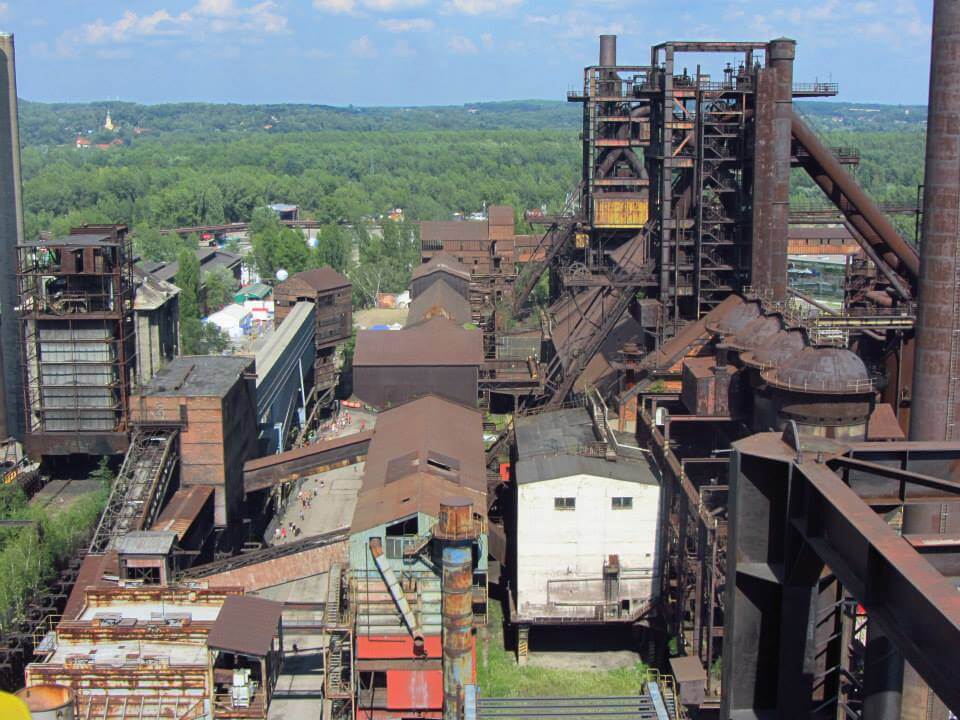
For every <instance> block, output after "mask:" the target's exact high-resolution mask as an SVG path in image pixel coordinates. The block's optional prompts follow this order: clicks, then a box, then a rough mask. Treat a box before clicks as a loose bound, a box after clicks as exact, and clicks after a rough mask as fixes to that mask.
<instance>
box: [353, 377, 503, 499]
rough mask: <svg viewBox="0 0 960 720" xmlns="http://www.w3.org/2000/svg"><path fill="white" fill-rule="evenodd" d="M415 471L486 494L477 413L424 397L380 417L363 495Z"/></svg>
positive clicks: (472, 409)
mask: <svg viewBox="0 0 960 720" xmlns="http://www.w3.org/2000/svg"><path fill="white" fill-rule="evenodd" d="M446 468H449V470H447V469H446ZM416 472H425V473H428V474H431V475H435V476H437V477H439V478H444V479H447V480H449V481H451V482H453V483H454V484H456V485H458V486H461V487H467V488H471V489H473V490H476V491H477V492H480V493H484V494H485V493H486V490H487V472H486V456H485V453H484V448H483V415H482V414H481V413H480V411H479V410H476V409H474V408H468V407H464V406H463V405H459V404H457V403H455V402H452V401H450V400H446V399H444V398H440V397H437V396H435V395H428V396H427V397H423V398H418V399H416V400H412V401H410V402H408V403H404V404H403V405H400V406H399V407H395V408H393V409H391V410H387V411H385V412H382V413H380V415H379V416H378V417H377V425H376V428H375V429H374V433H373V439H372V440H371V441H370V448H369V449H368V451H367V460H366V465H365V467H364V476H363V487H362V491H368V490H371V489H373V488H378V487H383V486H384V485H388V484H390V483H391V482H393V481H395V480H396V479H397V478H399V477H402V476H404V475H408V474H410V473H416Z"/></svg>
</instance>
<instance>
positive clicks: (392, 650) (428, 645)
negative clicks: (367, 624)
mask: <svg viewBox="0 0 960 720" xmlns="http://www.w3.org/2000/svg"><path fill="white" fill-rule="evenodd" d="M423 649H424V652H425V653H426V657H428V658H439V657H442V655H443V648H442V647H441V644H440V636H439V635H428V636H427V637H425V638H424V639H423ZM412 657H415V656H414V654H413V639H412V638H411V637H410V636H409V635H371V636H367V635H360V636H359V637H357V658H358V659H373V658H379V659H383V658H388V659H389V658H397V659H408V658H412Z"/></svg>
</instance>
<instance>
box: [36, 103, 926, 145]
mask: <svg viewBox="0 0 960 720" xmlns="http://www.w3.org/2000/svg"><path fill="white" fill-rule="evenodd" d="M797 107H798V109H799V110H800V112H801V113H802V114H803V115H804V116H805V117H807V118H809V119H810V120H811V122H813V124H814V125H816V126H818V127H819V128H821V129H824V130H826V129H847V130H871V131H880V132H883V131H895V130H900V129H917V128H922V127H923V125H924V123H925V122H926V107H925V106H921V105H873V104H864V103H841V102H798V103H797ZM108 110H109V111H110V116H111V119H112V120H113V122H114V123H115V124H116V125H117V126H118V128H119V130H118V133H119V135H120V136H121V137H122V138H123V139H125V140H127V141H128V142H130V141H133V140H135V139H136V138H137V137H150V136H156V135H160V134H164V133H178V134H185V135H204V136H207V137H214V136H215V135H216V134H217V133H227V134H234V133H257V134H268V133H291V132H323V131H331V130H333V131H351V132H369V131H376V130H392V131H399V132H407V131H418V130H510V129H518V130H569V131H576V130H578V129H579V128H580V106H579V105H577V104H574V103H566V102H562V101H558V100H514V101H510V102H491V103H472V104H468V105H460V106H449V105H448V106H433V107H430V106H427V107H409V108H397V107H332V106H329V105H213V104H206V103H172V104H166V105H138V104H136V103H124V102H110V103H108V102H94V103H37V102H30V101H27V100H22V101H21V103H20V133H21V141H22V142H23V144H24V145H63V144H68V143H72V142H73V141H74V139H75V138H76V136H77V135H88V134H89V135H92V137H93V139H94V140H96V141H99V142H105V141H108V140H109V138H110V137H112V136H113V135H112V134H110V135H108V134H106V133H102V132H98V131H101V130H102V128H103V122H104V118H105V117H106V114H107V111H108Z"/></svg>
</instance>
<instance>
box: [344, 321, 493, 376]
mask: <svg viewBox="0 0 960 720" xmlns="http://www.w3.org/2000/svg"><path fill="white" fill-rule="evenodd" d="M482 363H483V333H481V332H480V331H479V330H476V329H472V330H467V329H465V328H463V327H461V326H460V325H457V324H456V323H455V322H453V321H452V320H447V319H446V318H441V317H436V318H432V319H430V320H427V321H426V322H422V323H419V324H417V325H414V326H412V327H409V328H405V329H404V330H400V331H391V330H360V331H358V332H357V344H356V349H355V350H354V355H353V364H354V366H355V367H363V366H384V365H386V366H390V365H406V366H410V365H413V366H418V367H419V366H462V365H477V366H479V365H481V364H482Z"/></svg>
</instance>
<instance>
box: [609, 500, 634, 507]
mask: <svg viewBox="0 0 960 720" xmlns="http://www.w3.org/2000/svg"><path fill="white" fill-rule="evenodd" d="M610 506H611V507H612V508H613V509H614V510H632V509H633V498H632V497H615V498H611V501H610Z"/></svg>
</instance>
